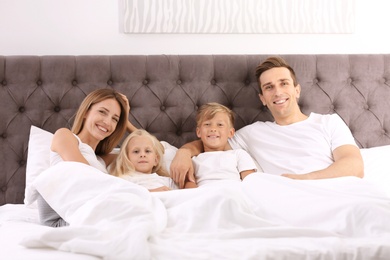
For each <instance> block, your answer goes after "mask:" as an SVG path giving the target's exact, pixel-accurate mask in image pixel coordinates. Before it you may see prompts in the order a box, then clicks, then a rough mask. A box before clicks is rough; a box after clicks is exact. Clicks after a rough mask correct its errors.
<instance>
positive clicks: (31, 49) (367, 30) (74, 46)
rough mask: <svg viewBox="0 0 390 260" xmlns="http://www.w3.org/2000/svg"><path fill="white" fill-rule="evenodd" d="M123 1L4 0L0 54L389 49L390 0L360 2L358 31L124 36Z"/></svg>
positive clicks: (0, 3)
mask: <svg viewBox="0 0 390 260" xmlns="http://www.w3.org/2000/svg"><path fill="white" fill-rule="evenodd" d="M340 1H342V0H340ZM118 5H119V2H118V0H0V55H89V54H104V55H105V54H107V55H110V54H256V53H261V54H311V53H313V54H322V53H324V54H326V53H390V28H389V24H390V15H389V10H390V1H388V0H371V1H367V0H356V30H355V33H353V34H257V35H254V34H232V35H226V34H149V35H147V34H123V33H120V29H119V26H120V25H119V6H118Z"/></svg>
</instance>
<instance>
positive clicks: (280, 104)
mask: <svg viewBox="0 0 390 260" xmlns="http://www.w3.org/2000/svg"><path fill="white" fill-rule="evenodd" d="M260 83H261V86H260V88H261V90H262V92H263V93H262V94H259V97H260V100H261V102H262V103H263V105H264V106H267V107H268V109H269V110H270V111H271V113H272V115H273V117H274V118H275V120H276V121H278V119H282V118H287V117H290V116H294V115H295V113H296V112H299V111H300V110H299V107H298V98H299V96H300V92H301V87H300V86H299V85H297V86H294V83H293V79H292V77H291V74H290V71H289V70H288V69H287V68H283V67H281V68H273V69H270V70H267V71H265V72H263V73H262V74H261V75H260Z"/></svg>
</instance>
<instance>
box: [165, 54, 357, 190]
mask: <svg viewBox="0 0 390 260" xmlns="http://www.w3.org/2000/svg"><path fill="white" fill-rule="evenodd" d="M256 77H257V79H258V82H259V89H260V93H259V98H260V101H261V102H262V103H263V105H264V106H267V108H268V109H269V110H270V112H271V113H272V116H273V117H274V119H275V121H274V122H255V123H253V124H251V125H248V126H246V127H243V128H242V129H240V130H238V131H237V132H236V134H235V135H234V137H233V138H232V139H230V140H229V145H228V147H226V149H231V148H242V149H244V150H246V151H247V152H248V153H249V154H250V155H251V156H252V157H253V158H254V159H255V160H256V161H257V163H258V164H259V165H260V166H261V168H262V169H263V171H264V172H265V173H270V174H278V175H282V176H284V177H288V178H292V179H306V180H308V179H324V178H335V177H342V176H357V177H360V178H362V177H363V175H364V167H363V160H362V157H361V154H360V150H359V148H358V147H357V145H356V143H355V141H354V138H353V136H352V134H351V132H350V130H349V129H348V127H347V125H346V124H345V123H344V122H343V121H342V119H341V118H340V117H339V116H338V115H336V114H333V115H319V114H315V113H311V114H310V115H309V116H307V115H305V114H303V113H302V112H301V110H300V108H299V106H298V99H299V96H300V93H301V87H300V85H299V84H298V83H297V80H296V76H295V72H294V70H293V69H292V68H291V67H290V66H289V65H288V64H287V63H286V62H285V61H284V60H283V59H281V58H279V57H270V58H268V59H267V60H265V61H264V62H263V63H262V64H260V65H259V66H258V67H257V68H256ZM201 151H202V145H201V141H199V140H197V141H193V142H191V143H188V144H185V145H184V146H183V147H181V148H180V149H179V151H178V152H177V154H176V156H175V158H174V160H173V161H172V164H171V176H172V178H173V179H174V181H175V182H177V183H178V184H179V186H180V187H183V185H184V182H185V180H186V179H188V180H189V181H194V176H193V167H192V163H191V156H195V155H197V154H199V153H200V152H201Z"/></svg>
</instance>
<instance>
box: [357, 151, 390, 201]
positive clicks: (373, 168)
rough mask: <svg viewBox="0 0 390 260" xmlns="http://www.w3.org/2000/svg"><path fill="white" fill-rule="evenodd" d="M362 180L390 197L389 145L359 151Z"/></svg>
mask: <svg viewBox="0 0 390 260" xmlns="http://www.w3.org/2000/svg"><path fill="white" fill-rule="evenodd" d="M360 152H361V154H362V157H363V161H364V179H365V180H367V181H369V182H371V183H374V184H375V185H377V186H378V187H379V188H382V190H383V191H384V192H385V193H386V194H387V196H389V197H390V145H384V146H378V147H373V148H364V149H360Z"/></svg>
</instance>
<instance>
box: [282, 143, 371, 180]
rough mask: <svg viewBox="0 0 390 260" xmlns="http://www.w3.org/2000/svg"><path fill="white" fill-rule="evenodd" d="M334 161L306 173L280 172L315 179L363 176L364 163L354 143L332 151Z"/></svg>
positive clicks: (295, 176) (291, 176)
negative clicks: (327, 165) (322, 167)
mask: <svg viewBox="0 0 390 260" xmlns="http://www.w3.org/2000/svg"><path fill="white" fill-rule="evenodd" d="M333 158H334V163H333V164H331V165H330V166H329V167H327V168H325V169H322V170H319V171H314V172H310V173H306V174H282V176H285V177H288V178H291V179H299V180H315V179H327V178H336V177H343V176H356V177H359V178H363V176H364V164H363V158H362V155H361V154H360V150H359V148H357V147H356V146H354V145H342V146H340V147H337V148H336V149H335V150H334V151H333Z"/></svg>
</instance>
